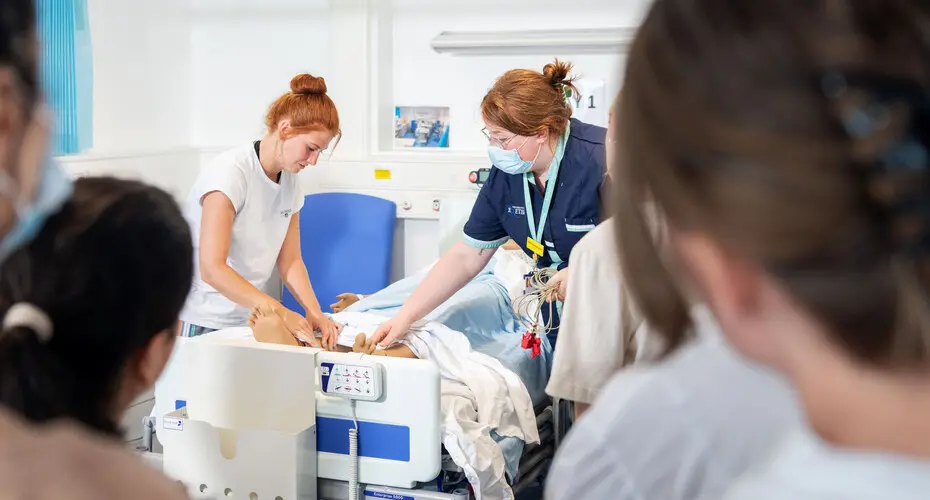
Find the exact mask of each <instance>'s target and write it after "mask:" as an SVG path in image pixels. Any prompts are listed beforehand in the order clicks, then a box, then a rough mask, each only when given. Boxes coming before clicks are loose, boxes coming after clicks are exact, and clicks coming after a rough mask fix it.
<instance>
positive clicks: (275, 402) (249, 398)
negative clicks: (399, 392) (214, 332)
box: [157, 338, 317, 500]
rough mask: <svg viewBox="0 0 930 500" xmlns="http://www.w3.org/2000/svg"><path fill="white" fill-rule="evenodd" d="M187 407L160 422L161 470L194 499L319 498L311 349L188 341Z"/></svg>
mask: <svg viewBox="0 0 930 500" xmlns="http://www.w3.org/2000/svg"><path fill="white" fill-rule="evenodd" d="M184 351H185V352H184V355H183V356H182V358H181V359H180V360H179V361H181V362H182V363H183V364H184V367H183V373H184V385H185V387H184V389H185V393H186V406H185V407H184V408H179V409H177V410H176V411H174V412H171V413H168V414H167V415H165V416H164V417H163V418H162V419H161V423H160V425H159V427H158V428H157V432H158V438H159V440H160V441H161V443H162V445H163V447H164V460H163V467H164V472H165V474H167V475H168V476H169V477H171V478H173V479H176V480H178V481H180V482H182V483H183V484H184V485H185V487H186V488H187V491H188V493H189V494H190V496H191V497H192V498H196V499H216V500H220V499H223V500H227V499H244V500H313V499H316V498H317V436H316V387H315V386H316V367H317V363H316V358H315V356H316V353H317V350H316V349H308V348H296V347H288V346H278V345H271V344H256V343H255V342H246V341H239V340H228V339H210V338H202V339H201V338H195V339H189V340H187V341H186V342H185V346H184Z"/></svg>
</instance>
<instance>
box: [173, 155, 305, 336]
mask: <svg viewBox="0 0 930 500" xmlns="http://www.w3.org/2000/svg"><path fill="white" fill-rule="evenodd" d="M213 191H219V192H221V193H223V194H225V195H226V196H227V197H228V198H229V200H230V201H232V204H233V207H235V209H236V217H235V219H234V220H233V227H232V238H231V241H230V245H229V257H227V259H226V263H227V264H228V265H229V267H231V268H232V269H233V270H234V271H236V272H237V273H239V275H240V276H242V277H243V278H245V280H246V281H248V282H249V283H251V284H252V285H253V286H255V288H258V289H259V290H264V289H265V286H266V285H267V283H268V280H269V279H270V278H271V276H272V273H274V272H275V268H276V263H277V260H278V254H279V253H280V252H281V245H282V244H283V243H284V237H285V236H286V235H287V228H288V225H289V224H290V221H291V217H292V216H294V215H296V214H297V212H298V211H300V209H301V207H303V203H304V197H303V194H302V192H301V190H300V188H299V186H298V183H297V176H296V175H294V174H292V173H290V172H281V177H280V179H279V182H277V183H276V182H274V181H272V180H271V179H269V178H268V176H267V175H266V174H265V171H264V170H263V169H262V166H261V164H260V163H259V161H258V155H257V154H256V153H255V146H254V143H248V144H246V145H243V146H240V147H237V148H235V149H232V150H230V151H226V152H224V153H222V154H220V155H219V156H217V157H216V158H214V159H213V160H212V161H210V162H209V163H208V164H207V165H205V166H204V167H203V169H201V171H200V175H199V176H198V177H197V180H196V181H195V182H194V186H193V188H192V189H191V192H190V195H189V196H188V199H187V202H186V204H185V206H184V215H185V217H186V218H187V222H188V224H190V227H191V233H192V236H193V238H194V269H195V272H194V284H193V287H192V288H191V293H190V295H189V296H188V299H187V304H185V306H184V310H183V311H182V312H181V320H182V321H184V322H185V323H191V324H194V325H198V326H204V327H207V328H215V329H219V328H228V327H233V326H242V325H245V324H246V323H247V321H248V316H249V310H248V309H247V308H244V307H240V306H239V305H237V304H236V303H234V302H233V301H231V300H229V299H227V298H226V297H225V296H224V295H223V294H221V293H220V292H218V291H217V290H216V289H215V288H213V287H212V286H210V285H208V284H207V283H206V282H204V281H203V279H202V277H201V274H200V258H199V251H200V221H201V214H202V212H203V207H202V205H201V203H202V201H203V197H204V196H205V195H206V194H208V193H211V192H213Z"/></svg>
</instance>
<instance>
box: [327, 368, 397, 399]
mask: <svg viewBox="0 0 930 500" xmlns="http://www.w3.org/2000/svg"><path fill="white" fill-rule="evenodd" d="M381 371H382V367H381V364H380V363H377V362H367V361H363V360H353V361H352V362H351V363H331V362H323V363H320V387H321V388H322V389H323V392H324V393H326V394H329V395H330V396H338V397H342V398H347V399H360V400H363V401H376V400H378V399H379V398H381V378H382V377H381Z"/></svg>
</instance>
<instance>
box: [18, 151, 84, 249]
mask: <svg viewBox="0 0 930 500" xmlns="http://www.w3.org/2000/svg"><path fill="white" fill-rule="evenodd" d="M39 168H40V169H41V171H40V172H39V178H38V185H37V186H36V190H35V196H34V197H33V200H32V201H31V202H30V201H27V200H23V199H22V198H21V197H20V196H19V193H18V189H16V187H15V185H14V183H13V181H12V179H10V177H9V176H8V175H6V174H5V173H0V196H6V197H7V198H11V199H12V202H13V206H14V208H15V209H16V219H17V220H16V224H15V225H14V226H13V228H12V229H10V231H9V232H8V233H6V235H4V236H0V262H3V261H4V260H6V258H7V257H9V256H10V254H11V253H13V252H14V251H16V250H17V249H19V248H20V247H22V246H24V245H26V244H27V243H29V242H30V241H32V239H33V238H35V236H36V234H37V233H38V232H39V230H40V229H42V225H43V224H44V223H45V219H47V218H48V216H49V215H51V214H53V213H55V212H56V211H57V210H58V209H59V208H61V206H62V205H63V204H64V203H65V201H67V200H68V198H69V197H70V196H71V189H72V185H71V178H70V177H68V174H67V173H66V172H65V171H64V169H63V168H62V167H61V165H59V164H58V162H56V161H55V160H53V159H52V157H51V156H49V157H46V159H45V162H44V163H43V164H42V166H41V167H39Z"/></svg>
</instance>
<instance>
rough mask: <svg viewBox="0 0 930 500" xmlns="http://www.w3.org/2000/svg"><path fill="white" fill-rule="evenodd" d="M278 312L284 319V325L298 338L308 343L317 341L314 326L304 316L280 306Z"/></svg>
mask: <svg viewBox="0 0 930 500" xmlns="http://www.w3.org/2000/svg"><path fill="white" fill-rule="evenodd" d="M276 312H277V313H278V314H279V315H280V316H281V319H283V320H284V326H285V327H287V331H289V332H290V333H291V335H293V336H294V337H296V338H297V339H298V340H300V341H302V342H304V343H306V344H314V343H316V336H315V335H314V334H313V326H312V325H311V324H310V322H309V321H307V319H306V318H304V317H303V316H301V315H299V314H297V313H295V312H294V311H291V310H290V309H288V308H286V307H284V306H280V307H278V308H276Z"/></svg>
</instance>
